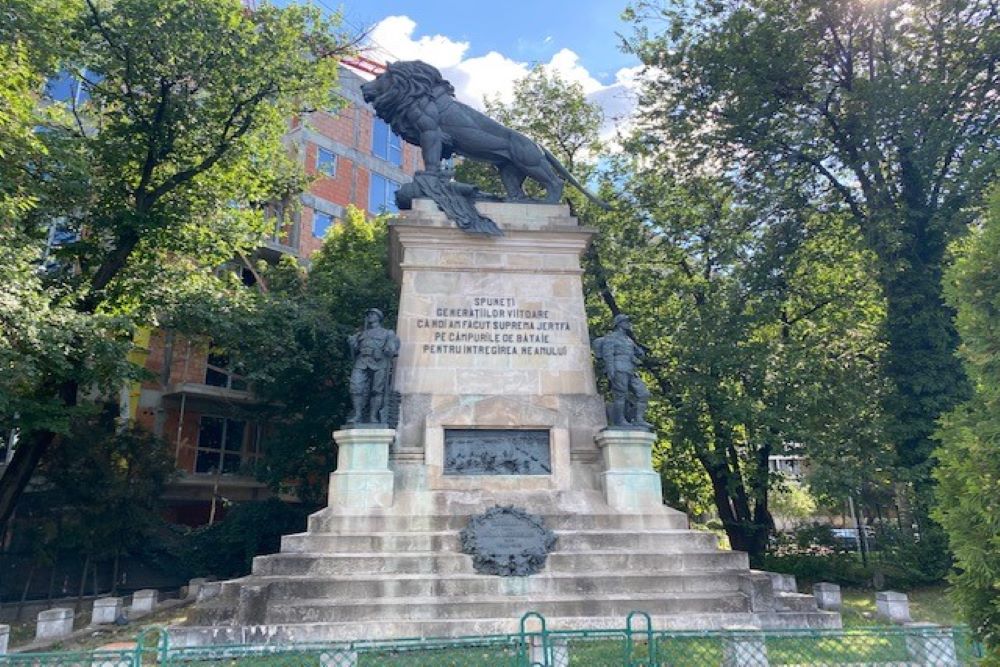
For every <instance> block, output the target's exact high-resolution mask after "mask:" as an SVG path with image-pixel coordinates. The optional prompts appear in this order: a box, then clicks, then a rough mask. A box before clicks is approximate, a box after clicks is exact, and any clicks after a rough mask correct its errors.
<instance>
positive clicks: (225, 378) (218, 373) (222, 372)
mask: <svg viewBox="0 0 1000 667" xmlns="http://www.w3.org/2000/svg"><path fill="white" fill-rule="evenodd" d="M205 384H207V385H209V386H211V387H223V388H225V389H236V390H238V391H246V390H247V381H246V380H244V379H243V378H241V377H240V376H239V375H236V374H234V373H233V372H232V371H231V370H229V357H227V356H226V355H225V354H223V353H222V352H220V351H218V350H209V352H208V363H207V364H206V365H205Z"/></svg>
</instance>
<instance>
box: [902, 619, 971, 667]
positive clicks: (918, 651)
mask: <svg viewBox="0 0 1000 667" xmlns="http://www.w3.org/2000/svg"><path fill="white" fill-rule="evenodd" d="M906 627H907V629H908V630H910V632H907V634H906V652H907V653H908V654H909V656H910V662H912V663H916V664H918V665H920V666H921V667H958V665H959V662H958V651H956V650H955V636H954V634H953V632H952V629H951V628H945V627H941V626H940V625H934V624H933V623H908V624H907V626H906Z"/></svg>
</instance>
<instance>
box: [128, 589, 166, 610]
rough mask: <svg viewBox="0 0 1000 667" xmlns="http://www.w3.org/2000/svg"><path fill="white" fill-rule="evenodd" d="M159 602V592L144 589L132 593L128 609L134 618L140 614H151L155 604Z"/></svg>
mask: <svg viewBox="0 0 1000 667" xmlns="http://www.w3.org/2000/svg"><path fill="white" fill-rule="evenodd" d="M159 600H160V592H159V591H157V590H153V589H149V588H144V589H142V590H141V591H136V592H135V593H132V606H131V608H130V609H129V611H130V613H131V614H132V616H134V617H138V616H140V615H142V614H149V613H152V612H153V611H154V610H155V609H156V604H157V603H158V602H159Z"/></svg>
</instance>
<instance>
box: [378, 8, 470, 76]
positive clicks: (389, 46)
mask: <svg viewBox="0 0 1000 667" xmlns="http://www.w3.org/2000/svg"><path fill="white" fill-rule="evenodd" d="M416 27H417V23H416V21H414V20H413V19H411V18H410V17H409V16H389V17H386V18H384V19H382V20H381V21H379V22H378V23H377V24H376V25H375V27H374V28H373V29H372V31H371V34H370V35H369V36H368V38H369V40H370V41H371V43H372V45H373V46H374V47H375V50H376V51H378V52H379V53H378V54H377V55H379V56H381V57H382V58H383V59H384V60H386V61H392V60H423V61H424V62H426V63H429V64H431V65H434V66H435V67H437V68H443V67H454V66H455V65H457V64H458V63H459V62H461V60H462V57H463V56H464V55H465V52H466V51H468V50H469V43H468V42H456V41H454V40H451V39H449V38H448V37H445V36H444V35H431V36H427V35H425V36H423V37H421V38H420V39H413V32H414V30H416Z"/></svg>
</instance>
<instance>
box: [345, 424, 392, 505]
mask: <svg viewBox="0 0 1000 667" xmlns="http://www.w3.org/2000/svg"><path fill="white" fill-rule="evenodd" d="M395 438H396V431H395V429H391V428H351V429H344V430H341V431H337V432H335V433H334V434H333V439H334V441H335V442H336V443H337V470H336V471H334V472H333V473H331V474H330V495H329V505H330V506H331V507H339V508H342V509H353V510H370V509H375V508H385V507H391V506H392V501H393V490H394V489H393V480H394V477H395V475H394V474H393V472H392V470H390V469H389V447H390V445H392V442H393V440H394V439H395Z"/></svg>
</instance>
